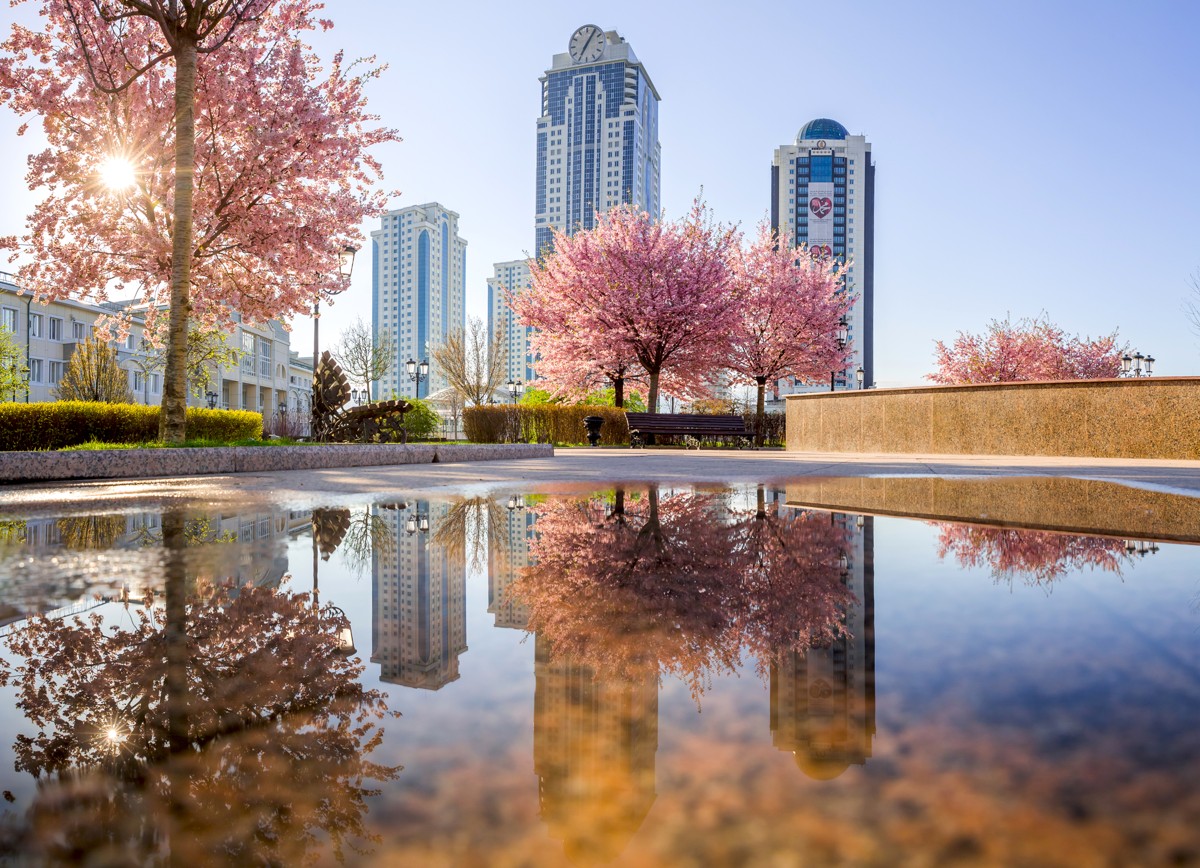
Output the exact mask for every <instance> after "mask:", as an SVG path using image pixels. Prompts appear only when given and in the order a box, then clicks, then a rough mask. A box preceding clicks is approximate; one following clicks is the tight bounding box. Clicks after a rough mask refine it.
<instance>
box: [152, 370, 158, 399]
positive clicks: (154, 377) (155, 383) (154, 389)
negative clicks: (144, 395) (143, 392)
mask: <svg viewBox="0 0 1200 868" xmlns="http://www.w3.org/2000/svg"><path fill="white" fill-rule="evenodd" d="M158 381H159V375H158V374H151V375H150V391H151V392H153V393H154V394H156V395H157V394H158V393H159V382H158Z"/></svg>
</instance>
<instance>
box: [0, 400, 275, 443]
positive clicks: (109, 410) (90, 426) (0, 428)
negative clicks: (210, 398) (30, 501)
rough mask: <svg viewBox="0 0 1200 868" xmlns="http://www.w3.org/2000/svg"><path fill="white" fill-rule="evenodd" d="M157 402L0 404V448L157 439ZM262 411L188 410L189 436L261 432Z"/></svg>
mask: <svg viewBox="0 0 1200 868" xmlns="http://www.w3.org/2000/svg"><path fill="white" fill-rule="evenodd" d="M158 413H159V408H158V407H146V406H144V405H142V404H103V403H99V402H95V401H50V402H46V403H39V404H18V403H4V404H0V450H2V451H18V450H20V451H26V450H39V449H62V448H64V447H66V446H78V445H79V444H81V443H87V442H89V441H92V440H98V441H100V442H102V443H147V442H150V441H152V440H157V439H158ZM262 430H263V429H262V416H261V414H259V413H250V412H247V411H244V410H207V409H201V408H198V407H190V408H188V411H187V436H188V438H189V439H192V438H197V439H205V440H221V441H226V442H231V441H235V440H247V439H256V438H260V437H262Z"/></svg>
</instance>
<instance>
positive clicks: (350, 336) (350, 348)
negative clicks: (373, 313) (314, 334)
mask: <svg viewBox="0 0 1200 868" xmlns="http://www.w3.org/2000/svg"><path fill="white" fill-rule="evenodd" d="M333 356H334V358H335V359H337V361H338V364H339V365H341V366H342V370H343V371H345V372H346V376H347V377H348V378H349V379H350V382H352V383H361V384H362V386H363V388H365V389H367V390H368V391H369V390H370V388H371V384H372V383H374V382H375V381H377V380H381V379H383V376H384V375H385V374H386V373H387V372H388V371H389V370H391V367H392V363H393V362H394V361H395V360H396V339H395V337H394V336H393V335H392V334H391V333H390V332H386V331H384V332H380V333H379V334H378V335H375V334H373V333H372V332H371V328H370V326H368V325H367V324H366V323H364V322H363V321H362V317H359V318H358V319H356V320H355V321H354V323H353V324H352V325H351V326H350V327H349V328H347V329H346V330H345V331H343V332H342V336H341V338H340V339H339V340H338V343H337V346H335V347H334V348H333Z"/></svg>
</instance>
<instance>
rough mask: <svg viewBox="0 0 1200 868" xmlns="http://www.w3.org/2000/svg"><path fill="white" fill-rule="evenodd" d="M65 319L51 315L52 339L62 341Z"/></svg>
mask: <svg viewBox="0 0 1200 868" xmlns="http://www.w3.org/2000/svg"><path fill="white" fill-rule="evenodd" d="M62 327H63V321H62V319H61V318H60V317H57V316H52V317H50V340H52V341H61V340H62V335H63V329H62Z"/></svg>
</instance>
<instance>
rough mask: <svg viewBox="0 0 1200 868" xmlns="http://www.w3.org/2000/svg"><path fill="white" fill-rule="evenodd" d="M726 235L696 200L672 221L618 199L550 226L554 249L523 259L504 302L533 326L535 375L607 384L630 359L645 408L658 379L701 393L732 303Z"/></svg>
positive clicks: (565, 382)
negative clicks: (525, 285)
mask: <svg viewBox="0 0 1200 868" xmlns="http://www.w3.org/2000/svg"><path fill="white" fill-rule="evenodd" d="M736 243H737V234H736V232H735V231H734V230H733V229H731V228H727V227H722V226H719V225H717V224H715V223H714V222H713V221H712V218H711V217H710V215H709V213H708V210H707V209H706V208H705V207H704V205H703V204H701V203H700V202H699V201H697V202H696V203H695V204H694V205H693V206H692V210H691V212H690V213H689V214H688V216H687V217H686V218H684V219H682V220H678V221H658V220H656V219H655V218H654V217H652V216H651V215H649V214H646V213H645V212H643V211H639V210H637V209H635V208H631V207H620V208H614V209H613V210H611V211H609V212H608V213H607V214H601V215H599V217H598V221H597V225H596V227H595V228H594V229H590V230H585V231H580V232H576V233H575V234H574V235H567V234H566V233H564V232H558V231H555V233H554V252H552V253H550V254H548V255H547V256H545V257H544V258H543V259H542V260H541V261H540V262H534V263H531V266H532V267H531V270H532V285H531V287H530V288H529V289H527V290H525V291H524V292H522V293H521V294H520V295H518V296H516V297H515V298H513V299H512V302H511V303H512V305H513V309H514V310H515V311H516V313H517V316H518V317H519V318H520V319H521V321H522V323H523V324H524V325H527V326H531V327H533V328H534V329H536V330H537V332H538V334H537V336H536V337H535V338H534V348H535V350H536V351H537V352H538V353H539V354H540V355H541V356H542V360H541V361H540V362H539V363H538V365H537V370H538V374H539V376H543V373H542V372H543V371H545V372H546V374H545V375H544V376H546V377H547V379H549V378H550V377H554V378H555V382H554V383H553V385H554V386H556V387H557V388H560V389H561V388H563V387H566V388H571V387H586V383H584V382H583V380H584V379H585V378H586V377H587V376H590V375H594V374H595V372H596V371H597V370H601V371H604V373H605V376H607V377H608V378H609V379H611V380H613V382H614V384H616V383H618V382H621V381H622V380H623V379H624V378H625V377H627V376H628V372H630V371H632V369H633V368H634V366H636V367H640V368H641V369H642V370H643V371H645V373H646V377H647V380H648V385H649V396H648V398H647V401H646V404H647V406H648V407H649V408H650V410H651V412H654V411H656V410H657V409H658V395H659V388H660V386H661V385H662V384H663V383H664V379H665V380H667V381H669V382H671V383H672V384H673V386H672V388H673V390H679V391H680V392H683V393H688V392H692V393H695V394H704V393H705V392H706V391H707V388H708V381H709V378H710V377H711V375H712V373H713V372H714V371H715V370H716V369H717V368H718V367H719V366H720V360H721V356H722V354H723V351H724V347H725V345H726V336H727V331H728V327H729V321H730V318H731V317H732V316H733V312H734V298H733V295H732V294H731V292H730V280H729V266H728V262H727V259H728V255H729V251H730V250H731V249H732V248H733V246H734V245H735V244H736ZM573 371H574V373H572V372H573Z"/></svg>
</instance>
